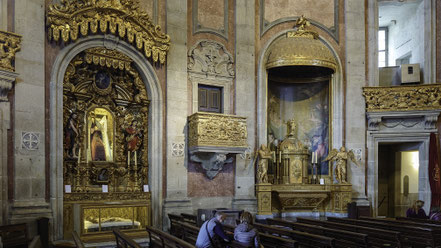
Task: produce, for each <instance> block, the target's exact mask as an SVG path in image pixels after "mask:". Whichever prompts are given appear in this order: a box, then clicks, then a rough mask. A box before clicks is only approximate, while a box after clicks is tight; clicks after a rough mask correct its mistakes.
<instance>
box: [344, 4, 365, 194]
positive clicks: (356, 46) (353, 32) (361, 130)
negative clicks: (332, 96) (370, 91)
mask: <svg viewBox="0 0 441 248" xmlns="http://www.w3.org/2000/svg"><path fill="white" fill-rule="evenodd" d="M345 10H346V13H345V17H346V20H345V23H346V65H345V66H346V104H345V105H346V112H345V114H346V118H345V119H346V130H345V132H346V144H345V146H346V148H347V149H348V150H351V149H352V150H354V151H356V152H359V153H358V154H360V152H361V157H359V159H360V160H359V163H360V164H362V166H360V167H357V166H356V165H355V164H353V163H352V162H348V170H347V171H348V182H350V183H351V184H352V190H353V196H352V197H353V200H357V199H358V198H366V195H365V157H366V156H365V155H366V154H365V144H366V142H365V135H366V128H365V119H366V118H365V104H364V97H363V95H362V93H363V92H362V91H363V90H362V87H363V86H365V85H366V67H365V63H366V47H365V21H364V20H365V19H364V18H360V17H361V16H364V15H365V7H364V1H345Z"/></svg>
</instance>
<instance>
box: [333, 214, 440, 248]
mask: <svg viewBox="0 0 441 248" xmlns="http://www.w3.org/2000/svg"><path fill="white" fill-rule="evenodd" d="M328 220H329V221H333V222H339V223H346V224H352V225H360V226H367V227H372V228H379V229H385V230H392V231H397V232H400V233H401V235H402V240H401V244H402V245H403V246H407V245H410V246H416V247H427V246H430V247H438V246H439V245H440V242H441V239H440V238H439V237H438V235H437V232H438V231H437V230H434V229H431V228H422V227H413V226H409V225H403V224H393V223H386V222H380V221H368V220H361V219H348V218H335V217H328Z"/></svg>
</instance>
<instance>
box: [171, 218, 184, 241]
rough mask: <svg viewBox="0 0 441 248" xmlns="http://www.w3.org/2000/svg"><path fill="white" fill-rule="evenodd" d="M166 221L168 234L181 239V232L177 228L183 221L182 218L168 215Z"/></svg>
mask: <svg viewBox="0 0 441 248" xmlns="http://www.w3.org/2000/svg"><path fill="white" fill-rule="evenodd" d="M168 219H169V220H170V234H171V235H173V236H176V237H178V238H181V237H182V230H181V229H180V228H179V225H178V222H181V221H183V217H182V216H181V215H177V214H172V213H169V214H168Z"/></svg>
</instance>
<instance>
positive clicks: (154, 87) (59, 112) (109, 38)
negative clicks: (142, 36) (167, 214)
mask: <svg viewBox="0 0 441 248" xmlns="http://www.w3.org/2000/svg"><path fill="white" fill-rule="evenodd" d="M92 47H105V48H107V49H114V50H117V51H119V52H121V53H123V54H125V55H127V56H128V57H130V58H131V59H132V60H133V62H134V64H135V67H136V69H137V70H138V71H139V73H140V76H141V78H142V80H143V82H144V83H145V86H146V89H147V94H148V97H149V100H150V114H149V123H150V125H149V130H148V135H149V146H148V147H149V154H151V156H149V165H150V166H149V183H150V189H151V192H152V194H151V197H152V212H154V213H156V214H153V215H152V223H153V225H155V226H159V225H160V223H161V219H162V216H161V215H162V211H161V210H162V168H161V165H162V153H163V150H162V144H163V143H162V135H163V129H162V126H163V104H164V100H163V97H162V89H161V83H160V81H159V79H158V77H157V76H156V72H155V70H154V68H153V66H152V65H151V64H150V63H149V62H148V60H146V58H145V56H144V55H143V54H142V53H141V52H139V51H138V50H137V49H136V48H135V47H133V46H132V45H131V44H129V43H127V42H125V41H123V40H120V39H119V38H117V37H115V36H113V35H95V36H88V37H85V38H81V39H78V40H77V41H76V42H75V43H71V44H69V45H68V46H66V47H64V48H63V49H62V50H61V51H60V52H59V53H58V55H57V57H56V59H55V62H54V64H53V66H52V73H51V77H50V107H49V108H50V129H49V130H50V148H49V149H50V168H51V169H50V182H51V183H50V201H51V208H52V211H53V229H52V235H53V238H54V239H60V238H62V237H63V188H64V186H63V167H62V165H63V78H64V74H65V72H66V68H67V66H68V64H69V62H70V61H71V60H72V59H73V58H74V57H75V56H76V55H77V54H79V53H80V52H82V51H84V50H86V49H88V48H92ZM153 154H154V156H153ZM153 179H154V180H153Z"/></svg>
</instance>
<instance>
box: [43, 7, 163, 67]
mask: <svg viewBox="0 0 441 248" xmlns="http://www.w3.org/2000/svg"><path fill="white" fill-rule="evenodd" d="M46 17H47V26H48V36H49V39H50V40H55V41H58V40H60V38H61V40H62V41H63V42H68V41H70V40H71V41H76V40H77V39H78V37H79V35H80V34H81V35H82V36H87V35H89V34H95V33H97V32H98V31H100V32H102V33H109V34H113V35H117V36H119V37H120V38H126V39H127V40H128V42H130V43H133V46H134V47H136V48H137V49H138V50H140V51H141V52H144V55H145V56H146V57H147V58H152V59H153V61H154V62H158V61H159V62H160V63H161V64H163V63H164V62H165V60H166V55H167V52H168V50H169V47H170V36H168V35H167V34H165V33H163V32H162V31H161V28H160V26H158V25H154V24H153V23H152V21H151V20H150V18H149V16H148V15H147V14H146V13H145V12H144V11H141V10H140V8H139V1H137V0H81V1H78V0H63V1H61V3H59V4H51V5H50V6H49V8H48V11H47V13H46ZM116 30H118V32H116Z"/></svg>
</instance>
